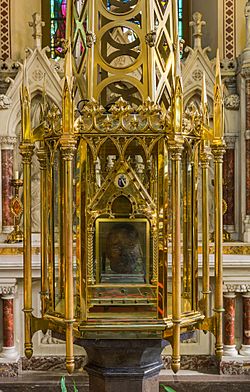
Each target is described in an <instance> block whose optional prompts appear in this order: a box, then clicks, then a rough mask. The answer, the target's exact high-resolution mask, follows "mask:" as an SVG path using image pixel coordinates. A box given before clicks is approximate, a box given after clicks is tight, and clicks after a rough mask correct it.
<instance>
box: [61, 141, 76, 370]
mask: <svg viewBox="0 0 250 392" xmlns="http://www.w3.org/2000/svg"><path fill="white" fill-rule="evenodd" d="M60 143H61V153H62V159H63V176H64V190H63V197H64V203H63V227H64V233H65V235H64V240H65V244H64V249H65V324H66V368H67V371H68V373H70V374H71V373H73V371H74V353H73V323H74V321H75V320H74V278H73V162H72V161H73V157H74V152H75V143H76V142H75V140H74V139H70V138H69V136H68V137H67V136H66V135H65V137H64V136H63V137H62V138H61V141H60Z"/></svg>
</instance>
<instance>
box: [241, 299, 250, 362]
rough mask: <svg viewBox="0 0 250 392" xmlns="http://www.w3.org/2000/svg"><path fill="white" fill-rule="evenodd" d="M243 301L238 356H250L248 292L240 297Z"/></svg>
mask: <svg viewBox="0 0 250 392" xmlns="http://www.w3.org/2000/svg"><path fill="white" fill-rule="evenodd" d="M242 299H243V344H242V346H241V349H240V354H241V355H244V356H250V292H247V293H246V294H243V295H242Z"/></svg>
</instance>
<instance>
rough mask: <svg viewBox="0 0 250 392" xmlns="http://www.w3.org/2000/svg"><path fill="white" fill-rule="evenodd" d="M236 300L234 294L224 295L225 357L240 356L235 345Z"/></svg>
mask: <svg viewBox="0 0 250 392" xmlns="http://www.w3.org/2000/svg"><path fill="white" fill-rule="evenodd" d="M235 298H236V294H235V293H234V292H228V293H224V309H225V312H224V320H223V321H224V322H223V335H224V336H223V343H224V345H223V355H226V356H235V355H238V351H237V350H236V345H235Z"/></svg>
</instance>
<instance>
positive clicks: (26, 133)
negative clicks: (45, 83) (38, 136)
mask: <svg viewBox="0 0 250 392" xmlns="http://www.w3.org/2000/svg"><path fill="white" fill-rule="evenodd" d="M20 100H21V123H22V139H23V142H30V140H31V116H30V101H31V100H30V93H29V84H28V75H27V61H26V58H25V59H24V62H23V81H22V86H21V94H20Z"/></svg>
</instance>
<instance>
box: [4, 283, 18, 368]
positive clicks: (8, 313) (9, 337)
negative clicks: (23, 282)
mask: <svg viewBox="0 0 250 392" xmlns="http://www.w3.org/2000/svg"><path fill="white" fill-rule="evenodd" d="M15 292H16V285H15V282H14V283H13V284H12V283H11V282H7V283H6V282H2V283H1V282H0V294H1V299H2V301H3V326H2V330H3V348H2V352H1V353H0V363H2V362H12V361H17V360H18V359H19V354H18V352H17V350H16V347H15V339H14V297H15Z"/></svg>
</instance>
